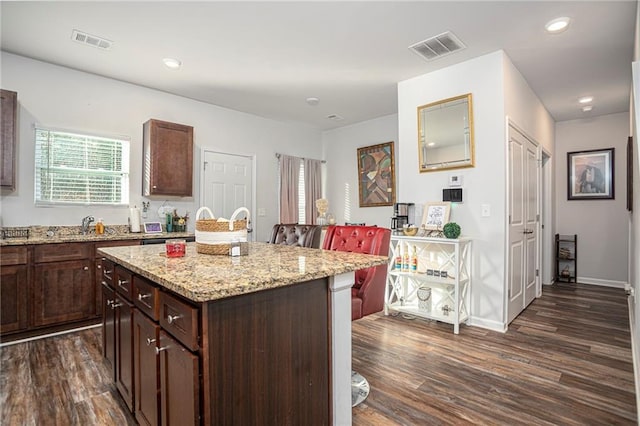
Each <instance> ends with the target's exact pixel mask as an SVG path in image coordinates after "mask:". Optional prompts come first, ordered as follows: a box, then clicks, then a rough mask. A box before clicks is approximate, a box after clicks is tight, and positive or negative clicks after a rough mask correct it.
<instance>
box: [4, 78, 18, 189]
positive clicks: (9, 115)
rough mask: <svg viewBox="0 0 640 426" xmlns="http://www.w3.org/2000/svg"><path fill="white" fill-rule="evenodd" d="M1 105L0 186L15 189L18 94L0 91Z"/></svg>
mask: <svg viewBox="0 0 640 426" xmlns="http://www.w3.org/2000/svg"><path fill="white" fill-rule="evenodd" d="M0 95H1V96H2V104H1V105H0V111H1V112H2V118H1V119H0V127H1V128H2V129H1V133H2V141H1V144H2V163H1V164H0V167H1V168H2V169H1V170H0V186H2V188H6V189H10V190H12V191H13V190H15V189H16V131H17V117H18V94H17V93H16V92H11V91H9V90H2V89H0Z"/></svg>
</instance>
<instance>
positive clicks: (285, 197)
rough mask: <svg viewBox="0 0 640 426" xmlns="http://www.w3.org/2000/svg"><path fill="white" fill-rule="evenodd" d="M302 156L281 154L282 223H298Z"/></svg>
mask: <svg viewBox="0 0 640 426" xmlns="http://www.w3.org/2000/svg"><path fill="white" fill-rule="evenodd" d="M299 174H300V158H298V157H292V156H290V155H280V223H298V175H299Z"/></svg>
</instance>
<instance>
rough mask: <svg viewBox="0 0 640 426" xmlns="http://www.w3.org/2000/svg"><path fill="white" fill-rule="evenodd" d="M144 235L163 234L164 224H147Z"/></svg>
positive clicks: (145, 224)
mask: <svg viewBox="0 0 640 426" xmlns="http://www.w3.org/2000/svg"><path fill="white" fill-rule="evenodd" d="M144 233H145V234H162V224H160V222H145V223H144Z"/></svg>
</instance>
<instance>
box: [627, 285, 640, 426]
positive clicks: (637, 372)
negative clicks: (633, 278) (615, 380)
mask: <svg viewBox="0 0 640 426" xmlns="http://www.w3.org/2000/svg"><path fill="white" fill-rule="evenodd" d="M627 301H628V304H629V328H630V331H631V356H632V359H633V374H634V377H635V384H636V410H638V418H640V365H638V363H639V362H640V359H638V358H639V353H638V351H639V350H640V348H639V347H638V345H639V344H640V342H638V341H637V340H636V329H635V328H636V301H635V297H634V296H629V297H627Z"/></svg>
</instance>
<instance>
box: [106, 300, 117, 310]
mask: <svg viewBox="0 0 640 426" xmlns="http://www.w3.org/2000/svg"><path fill="white" fill-rule="evenodd" d="M114 302H115V300H110V299H107V306H109V307H110V308H111V309H113V303H114Z"/></svg>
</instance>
